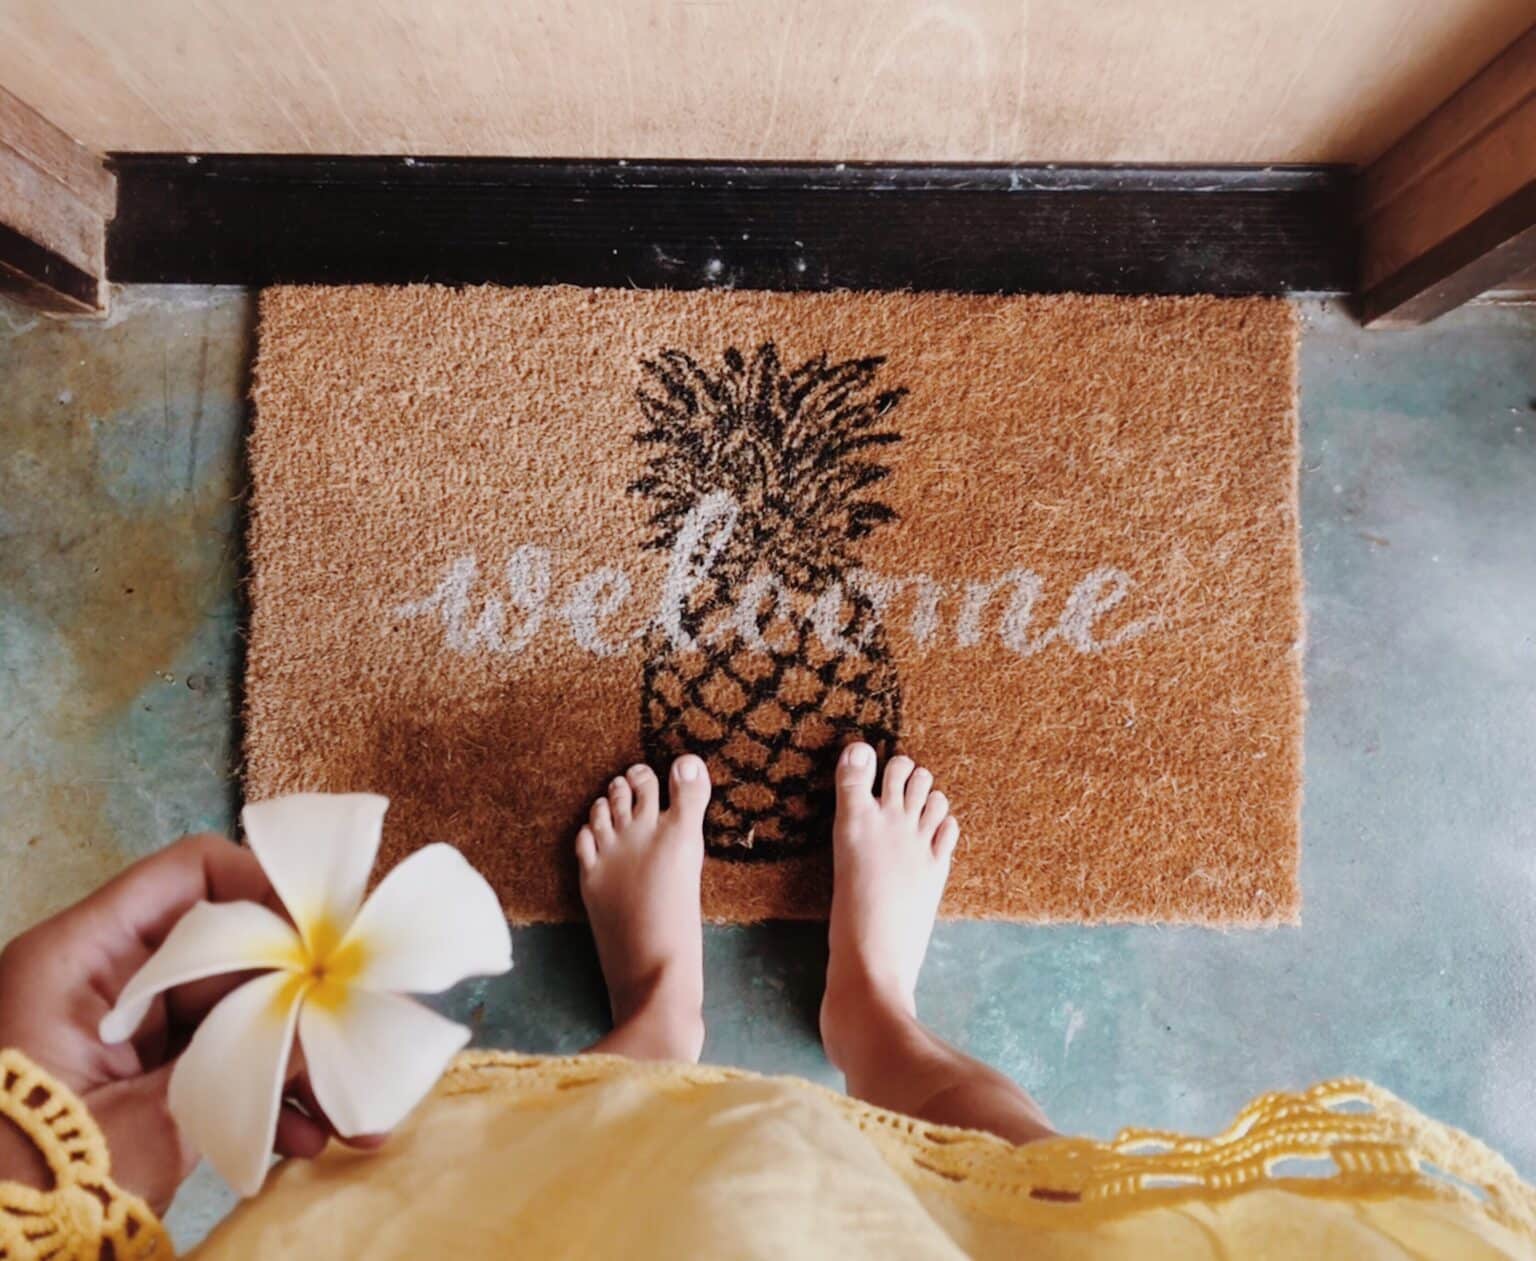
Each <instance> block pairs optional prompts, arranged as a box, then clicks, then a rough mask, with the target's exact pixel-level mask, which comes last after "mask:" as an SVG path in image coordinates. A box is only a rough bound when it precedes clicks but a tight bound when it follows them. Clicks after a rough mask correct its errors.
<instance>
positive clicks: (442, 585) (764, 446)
mask: <svg viewBox="0 0 1536 1261" xmlns="http://www.w3.org/2000/svg"><path fill="white" fill-rule="evenodd" d="M1295 344H1296V330H1295V321H1294V317H1293V315H1292V312H1291V311H1290V309H1289V308H1288V307H1287V306H1285V305H1284V304H1283V303H1281V302H1278V301H1268V300H1241V301H1226V300H1216V299H1206V298H1189V299H1170V298H1156V299H1122V298H1108V297H1025V298H987V297H965V296H953V295H931V294H925V295H912V294H818V295H790V294H769V293H722V292H713V293H667V292H626V291H591V290H583V289H573V288H548V289H495V288H483V289H468V290H450V289H444V288H433V287H412V288H339V289H321V288H282V289H273V290H269V291H267V292H266V293H265V294H264V295H263V297H262V301H261V329H260V353H259V360H258V366H257V385H256V390H255V398H256V405H257V413H256V421H255V429H254V436H253V439H252V466H253V471H254V480H255V497H254V504H253V514H252V528H251V553H252V560H253V574H252V579H251V591H252V615H251V639H250V655H249V666H248V674H247V739H246V755H247V783H246V790H247V792H248V794H249V795H250V796H252V797H262V796H266V795H269V794H273V793H278V792H284V791H292V790H297V789H306V788H307V789H327V790H335V791H339V790H348V789H374V790H377V791H380V792H384V793H388V794H389V795H390V796H391V797H392V798H393V799H394V805H393V806H392V808H391V810H390V813H389V820H388V825H387V832H386V857H387V858H388V859H398V858H400V857H401V856H402V855H403V854H405V853H407V852H408V851H409V850H410V849H411V848H412V847H414V846H417V845H421V844H425V843H427V842H429V841H434V840H448V841H452V842H453V843H454V844H456V845H458V846H460V847H461V848H462V849H463V850H464V851H465V852H466V853H467V854H468V855H469V856H470V857H471V859H472V860H473V861H474V862H475V863H476V865H477V866H479V867H480V869H481V870H482V871H484V872H486V874H487V875H488V876H489V878H490V879H491V880H492V881H493V882H494V883H495V885H496V886H497V888H498V889H499V890H500V892H501V895H502V897H503V899H504V900H505V904H506V907H507V910H508V912H509V914H510V915H512V916H513V918H515V919H523V920H543V919H562V918H569V917H572V916H575V915H579V913H580V910H579V900H578V896H577V890H576V883H575V872H574V864H573V861H572V859H571V842H572V837H573V835H574V832H575V830H576V828H577V826H578V824H579V822H580V820H581V818H582V816H583V814H584V812H585V810H586V807H587V805H588V803H589V802H590V800H591V798H592V797H593V796H594V795H595V794H597V793H599V792H601V791H602V789H603V787H604V785H605V784H606V782H607V781H608V779H609V778H610V777H611V776H612V775H614V774H615V773H617V772H618V771H620V770H621V769H622V768H623V767H624V766H626V765H627V764H629V763H631V762H633V761H636V760H638V759H641V758H648V759H649V760H650V761H652V762H653V763H660V762H662V761H664V760H665V759H667V758H669V757H670V756H671V755H672V754H673V753H674V752H675V751H676V750H679V749H683V748H693V749H696V750H698V751H700V752H702V753H704V754H706V755H707V756H708V758H709V761H710V763H711V766H712V768H713V771H714V774H715V777H716V780H717V782H718V783H719V784H720V787H719V788H718V789H717V792H716V800H715V805H714V806H713V807H712V811H711V815H710V827H709V836H708V841H709V844H710V852H711V858H710V862H709V867H708V870H707V872H706V876H705V882H704V901H705V907H704V909H705V913H706V914H707V915H708V916H709V917H711V918H715V919H723V920H756V919H762V918H767V917H776V916H811V915H818V914H822V913H824V911H825V907H826V902H827V893H828V887H829V868H828V862H827V855H826V834H827V807H828V801H827V797H826V792H825V788H826V773H827V769H828V767H829V765H830V763H831V761H832V759H833V757H834V756H835V753H836V750H837V749H838V748H839V747H840V746H841V745H842V744H843V743H845V742H846V741H847V740H849V739H851V738H852V737H853V736H854V735H855V734H858V733H862V734H863V735H864V736H866V737H867V738H869V739H870V740H872V741H873V742H874V743H876V744H877V745H880V746H882V747H884V748H886V749H889V748H900V749H902V750H905V751H907V752H909V753H911V754H912V755H913V756H915V757H917V758H920V759H921V760H923V761H924V762H925V763H926V764H927V765H929V766H930V767H932V768H933V769H934V771H935V773H936V774H937V776H938V780H939V783H940V784H941V785H942V786H943V787H944V789H945V790H946V792H948V794H949V795H950V797H951V799H952V800H953V802H954V803H955V809H956V813H957V814H958V816H959V818H960V820H961V824H962V827H963V837H962V840H961V847H960V851H959V854H958V856H957V858H956V862H955V869H954V877H953V880H952V881H951V884H950V889H949V896H948V898H947V900H946V903H945V910H946V912H947V913H949V914H952V915H963V916H975V917H1007V918H1015V919H1030V920H1170V921H1192V922H1197V923H1207V924H1254V923H1263V922H1275V921H1292V920H1294V919H1295V918H1296V916H1297V910H1298V902H1299V898H1298V890H1297V879H1296V872H1297V853H1298V839H1297V831H1298V822H1297V817H1298V800H1299V787H1300V737H1301V710H1302V700H1301V674H1300V659H1299V651H1300V650H1299V643H1300V638H1301V612H1300V599H1299V587H1300V570H1299V559H1298V552H1297V527H1296V518H1297V513H1296V467H1297V433H1296V415H1295V403H1294V391H1295V387H1294V375H1295Z"/></svg>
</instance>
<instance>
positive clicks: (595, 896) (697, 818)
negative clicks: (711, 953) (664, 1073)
mask: <svg viewBox="0 0 1536 1261" xmlns="http://www.w3.org/2000/svg"><path fill="white" fill-rule="evenodd" d="M671 775H672V777H671V805H670V806H669V807H668V809H666V810H662V809H661V785H660V783H658V781H657V779H656V773H655V772H654V771H652V770H651V768H650V767H649V766H631V767H630V768H629V770H628V771H626V772H625V773H624V774H623V775H622V776H620V777H619V778H617V779H615V780H614V781H613V782H612V783H611V784H610V785H609V786H608V795H607V796H606V797H599V798H598V799H597V800H596V801H595V802H593V804H592V813H591V816H590V820H589V822H588V823H587V825H586V826H585V827H583V828H582V829H581V831H580V832H578V833H577V834H576V857H577V860H578V861H579V863H580V864H581V897H582V901H583V902H585V903H586V906H587V916H588V918H589V919H590V920H591V922H592V935H593V936H594V937H595V938H596V939H597V954H598V958H599V959H600V960H602V965H603V979H604V980H605V981H606V982H607V983H608V1001H609V1003H610V1004H611V1006H612V1008H613V1023H614V1029H613V1032H612V1033H611V1034H609V1035H608V1036H607V1037H606V1038H604V1039H603V1040H602V1041H601V1042H599V1043H598V1044H597V1045H596V1046H594V1047H593V1048H592V1049H593V1050H594V1051H608V1052H611V1053H614V1054H619V1055H628V1056H631V1057H633V1058H636V1059H658V1060H688V1061H690V1062H697V1060H698V1058H699V1053H700V1051H701V1050H702V1049H703V1046H704V1016H703V1010H702V1009H703V1002H704V942H703V928H702V926H701V924H700V916H699V875H700V872H701V870H702V868H703V865H704V807H705V806H706V805H708V804H709V772H708V771H707V770H706V769H705V766H704V763H703V761H702V760H700V759H699V758H697V757H694V756H693V755H692V754H685V755H684V756H683V757H680V758H678V759H677V761H675V762H673V763H672V773H671Z"/></svg>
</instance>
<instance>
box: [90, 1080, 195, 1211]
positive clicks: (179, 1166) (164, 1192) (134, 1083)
mask: <svg viewBox="0 0 1536 1261" xmlns="http://www.w3.org/2000/svg"><path fill="white" fill-rule="evenodd" d="M171 1069H172V1065H170V1064H166V1065H164V1066H162V1067H161V1068H158V1069H156V1070H155V1071H154V1072H152V1073H146V1074H145V1075H144V1076H142V1077H135V1078H132V1079H130V1080H128V1081H121V1082H113V1083H112V1084H111V1085H108V1086H102V1087H100V1088H98V1089H96V1090H93V1091H90V1092H89V1093H88V1094H87V1095H86V1096H85V1104H86V1106H87V1107H88V1108H89V1109H90V1111H91V1116H92V1117H94V1118H95V1120H96V1123H97V1124H98V1125H99V1126H101V1132H102V1133H103V1134H104V1135H105V1136H106V1139H107V1147H108V1149H109V1150H110V1151H111V1153H112V1177H113V1180H114V1181H116V1182H117V1184H118V1185H119V1186H121V1187H124V1188H126V1189H127V1190H129V1191H132V1192H133V1193H134V1194H136V1195H139V1196H142V1197H143V1198H144V1199H145V1200H146V1201H148V1203H149V1206H150V1207H151V1208H152V1209H154V1210H155V1212H156V1213H162V1214H163V1213H164V1212H165V1210H166V1208H167V1207H168V1206H169V1205H170V1202H171V1197H172V1196H174V1195H175V1194H176V1189H177V1188H178V1187H179V1186H180V1185H181V1183H182V1182H183V1180H185V1178H186V1177H187V1175H188V1174H190V1173H191V1172H192V1167H193V1166H194V1165H195V1164H196V1163H197V1154H196V1153H195V1152H194V1151H193V1150H192V1149H191V1146H190V1145H189V1144H188V1143H186V1142H185V1141H184V1140H183V1139H182V1137H181V1132H180V1130H178V1129H177V1127H176V1122H175V1121H174V1120H173V1119H172V1117H171V1108H170V1104H169V1103H168V1102H167V1100H166V1092H167V1090H168V1088H169V1086H170V1080H171Z"/></svg>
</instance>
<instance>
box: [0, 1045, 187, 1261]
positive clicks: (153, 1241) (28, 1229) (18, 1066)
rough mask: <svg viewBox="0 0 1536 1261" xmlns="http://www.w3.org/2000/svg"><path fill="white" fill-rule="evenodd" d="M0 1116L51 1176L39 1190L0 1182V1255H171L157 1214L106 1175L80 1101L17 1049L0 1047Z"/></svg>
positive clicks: (101, 1147)
mask: <svg viewBox="0 0 1536 1261" xmlns="http://www.w3.org/2000/svg"><path fill="white" fill-rule="evenodd" d="M0 1116H3V1117H5V1118H7V1119H8V1120H9V1121H11V1122H13V1123H14V1124H15V1125H16V1127H17V1128H18V1129H20V1130H21V1132H22V1133H23V1134H25V1135H26V1136H27V1138H28V1139H30V1140H31V1141H32V1144H33V1145H34V1146H35V1147H36V1148H37V1150H38V1151H39V1152H40V1153H41V1154H42V1157H43V1160H44V1161H45V1162H46V1163H47V1165H48V1169H49V1171H50V1172H51V1173H52V1175H53V1186H51V1187H50V1188H49V1189H48V1190H46V1191H39V1190H37V1189H35V1188H33V1187H27V1186H22V1185H21V1184H19V1183H15V1182H3V1181H0V1261H43V1259H44V1258H47V1261H77V1259H78V1261H87V1259H89V1261H95V1259H96V1258H97V1257H100V1256H106V1255H110V1256H112V1257H114V1258H116V1261H169V1258H172V1257H174V1256H175V1252H174V1250H173V1249H172V1247H171V1240H170V1236H168V1235H167V1234H166V1233H165V1228H164V1227H163V1226H162V1225H161V1224H160V1219H159V1218H157V1217H156V1216H155V1215H154V1213H152V1212H151V1211H150V1208H149V1206H148V1205H147V1204H145V1203H144V1201H143V1200H141V1199H139V1197H138V1196H136V1195H130V1194H129V1193H128V1192H126V1191H124V1190H123V1189H122V1188H121V1187H119V1186H118V1185H117V1184H116V1183H115V1182H113V1181H112V1173H111V1171H112V1167H111V1162H110V1160H109V1158H108V1156H107V1143H106V1140H105V1139H104V1138H103V1137H102V1135H101V1131H100V1130H99V1129H98V1128H97V1127H96V1122H95V1121H93V1120H92V1119H91V1114H90V1113H89V1112H87V1111H86V1108H85V1105H84V1104H83V1103H81V1102H80V1100H79V1099H77V1098H76V1097H75V1095H74V1093H73V1092H72V1091H70V1090H69V1089H68V1088H67V1087H65V1086H64V1085H62V1084H61V1083H60V1082H57V1081H55V1080H54V1079H53V1078H52V1077H50V1076H49V1075H48V1074H47V1073H45V1072H43V1070H42V1069H40V1068H38V1067H37V1066H36V1065H35V1064H33V1063H32V1061H31V1060H29V1059H27V1057H26V1056H24V1055H22V1054H21V1052H19V1051H0ZM108 1244H110V1245H111V1252H110V1253H108V1252H107V1251H106V1248H105V1247H104V1246H103V1245H108Z"/></svg>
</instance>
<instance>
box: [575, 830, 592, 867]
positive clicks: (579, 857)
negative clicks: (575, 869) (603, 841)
mask: <svg viewBox="0 0 1536 1261" xmlns="http://www.w3.org/2000/svg"><path fill="white" fill-rule="evenodd" d="M576 861H577V862H579V863H580V864H581V869H582V870H583V871H591V870H592V868H594V867H596V866H597V841H596V840H595V839H594V838H593V836H592V829H591V828H586V827H584V828H582V829H581V831H580V832H578V833H576Z"/></svg>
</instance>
